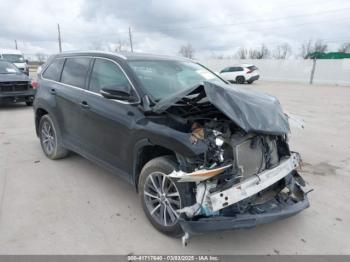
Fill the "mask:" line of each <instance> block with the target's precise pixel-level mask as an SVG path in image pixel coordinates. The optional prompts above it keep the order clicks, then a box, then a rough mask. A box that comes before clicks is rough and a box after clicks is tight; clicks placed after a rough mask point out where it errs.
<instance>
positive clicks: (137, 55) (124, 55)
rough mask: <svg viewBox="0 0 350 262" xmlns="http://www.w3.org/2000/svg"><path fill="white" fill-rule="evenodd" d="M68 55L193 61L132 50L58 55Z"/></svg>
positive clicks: (71, 52)
mask: <svg viewBox="0 0 350 262" xmlns="http://www.w3.org/2000/svg"><path fill="white" fill-rule="evenodd" d="M65 54H68V55H79V54H81V55H83V54H84V55H100V54H106V55H111V56H117V57H119V58H122V59H124V60H130V61H131V60H179V61H193V60H191V59H189V58H185V57H179V56H169V55H157V54H147V53H131V52H119V53H118V52H107V51H96V50H87V51H68V52H63V53H59V54H57V56H64V55H65Z"/></svg>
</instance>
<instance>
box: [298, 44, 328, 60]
mask: <svg viewBox="0 0 350 262" xmlns="http://www.w3.org/2000/svg"><path fill="white" fill-rule="evenodd" d="M327 49H328V45H327V44H325V43H324V42H323V41H322V40H317V41H315V42H314V41H313V40H312V39H309V40H308V41H306V42H304V43H302V44H301V53H300V56H301V57H303V58H304V59H307V58H309V57H310V54H312V53H314V52H321V53H323V52H326V51H327Z"/></svg>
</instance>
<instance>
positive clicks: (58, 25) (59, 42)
mask: <svg viewBox="0 0 350 262" xmlns="http://www.w3.org/2000/svg"><path fill="white" fill-rule="evenodd" d="M57 31H58V51H59V52H60V53H62V40H61V29H60V24H57Z"/></svg>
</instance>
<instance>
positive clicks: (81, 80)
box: [61, 57, 91, 88]
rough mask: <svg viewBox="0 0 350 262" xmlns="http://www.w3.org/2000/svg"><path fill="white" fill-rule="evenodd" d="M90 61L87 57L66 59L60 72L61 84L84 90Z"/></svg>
mask: <svg viewBox="0 0 350 262" xmlns="http://www.w3.org/2000/svg"><path fill="white" fill-rule="evenodd" d="M90 61H91V58H88V57H76V58H67V59H66V63H65V64H64V68H63V72H62V77H61V82H62V83H64V84H67V85H72V86H75V87H79V88H84V87H85V79H86V76H87V74H88V70H89V65H90Z"/></svg>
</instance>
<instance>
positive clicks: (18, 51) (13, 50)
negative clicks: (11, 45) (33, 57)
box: [0, 49, 23, 55]
mask: <svg viewBox="0 0 350 262" xmlns="http://www.w3.org/2000/svg"><path fill="white" fill-rule="evenodd" d="M0 54H13V55H14V54H16V55H23V53H22V52H21V51H20V50H17V49H0Z"/></svg>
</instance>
